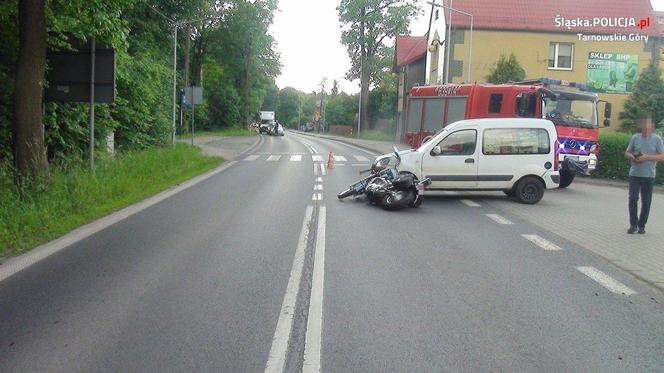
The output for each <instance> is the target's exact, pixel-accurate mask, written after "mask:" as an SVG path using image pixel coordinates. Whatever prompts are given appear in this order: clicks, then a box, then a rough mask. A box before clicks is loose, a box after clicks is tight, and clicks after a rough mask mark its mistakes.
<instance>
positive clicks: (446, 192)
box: [440, 190, 459, 196]
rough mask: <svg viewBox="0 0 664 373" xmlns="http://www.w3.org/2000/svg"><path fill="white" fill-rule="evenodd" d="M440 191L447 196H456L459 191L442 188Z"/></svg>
mask: <svg viewBox="0 0 664 373" xmlns="http://www.w3.org/2000/svg"><path fill="white" fill-rule="evenodd" d="M440 192H441V193H443V194H446V195H448V196H456V195H457V194H459V192H455V191H453V190H442V191H440Z"/></svg>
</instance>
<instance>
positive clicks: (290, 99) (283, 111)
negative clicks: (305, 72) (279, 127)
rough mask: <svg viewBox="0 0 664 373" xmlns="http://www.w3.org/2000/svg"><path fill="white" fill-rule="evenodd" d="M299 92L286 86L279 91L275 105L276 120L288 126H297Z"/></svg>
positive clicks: (299, 105)
mask: <svg viewBox="0 0 664 373" xmlns="http://www.w3.org/2000/svg"><path fill="white" fill-rule="evenodd" d="M300 97H301V93H300V91H298V90H297V89H295V88H293V87H286V88H284V89H282V90H281V91H279V106H278V107H277V113H276V116H277V120H278V121H279V122H280V123H282V124H284V125H287V126H289V127H295V126H297V124H298V123H297V122H298V118H299V117H300V115H301V105H302V103H301V100H300Z"/></svg>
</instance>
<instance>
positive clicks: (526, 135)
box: [482, 128, 551, 155]
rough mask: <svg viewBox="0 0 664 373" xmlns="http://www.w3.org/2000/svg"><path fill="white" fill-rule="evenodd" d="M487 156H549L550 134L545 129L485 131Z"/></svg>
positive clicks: (484, 144) (484, 143)
mask: <svg viewBox="0 0 664 373" xmlns="http://www.w3.org/2000/svg"><path fill="white" fill-rule="evenodd" d="M482 142H483V144H482V153H484V154H486V155H509V154H549V152H550V151H551V149H550V148H551V146H550V144H551V142H550V140H549V133H548V132H547V131H546V130H545V129H543V128H494V129H488V130H485V131H484V137H483V141H482Z"/></svg>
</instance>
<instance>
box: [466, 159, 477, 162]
mask: <svg viewBox="0 0 664 373" xmlns="http://www.w3.org/2000/svg"><path fill="white" fill-rule="evenodd" d="M466 163H475V160H474V159H473V158H466Z"/></svg>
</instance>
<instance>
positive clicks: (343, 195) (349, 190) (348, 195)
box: [337, 188, 355, 199]
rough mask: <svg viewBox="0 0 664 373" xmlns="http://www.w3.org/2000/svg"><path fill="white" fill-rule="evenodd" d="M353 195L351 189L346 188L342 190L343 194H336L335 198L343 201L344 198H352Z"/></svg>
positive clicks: (353, 191) (353, 192)
mask: <svg viewBox="0 0 664 373" xmlns="http://www.w3.org/2000/svg"><path fill="white" fill-rule="evenodd" d="M353 194H355V190H353V188H348V189H346V190H344V191H343V192H341V193H339V194H337V198H339V199H344V198H346V197H350V196H352V195H353Z"/></svg>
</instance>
